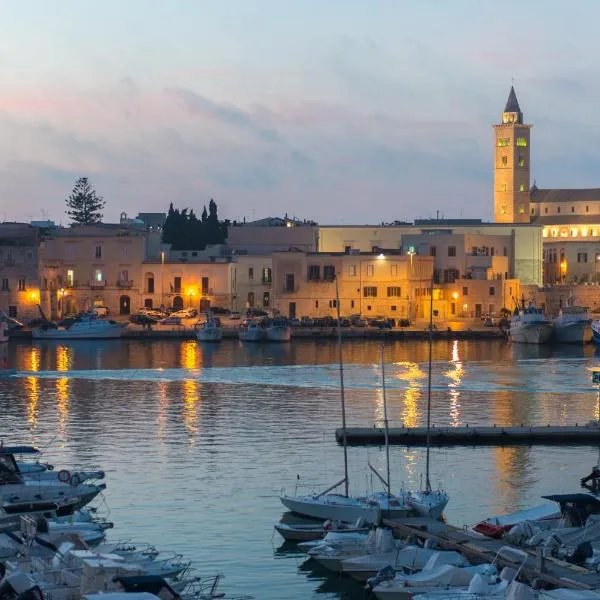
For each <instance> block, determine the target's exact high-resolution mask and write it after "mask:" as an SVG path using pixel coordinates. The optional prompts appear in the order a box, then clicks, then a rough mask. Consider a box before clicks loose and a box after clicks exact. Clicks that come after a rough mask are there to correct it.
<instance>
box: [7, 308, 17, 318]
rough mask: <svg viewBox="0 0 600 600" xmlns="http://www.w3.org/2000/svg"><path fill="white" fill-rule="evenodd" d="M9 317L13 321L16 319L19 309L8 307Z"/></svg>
mask: <svg viewBox="0 0 600 600" xmlns="http://www.w3.org/2000/svg"><path fill="white" fill-rule="evenodd" d="M8 316H9V317H10V318H11V319H16V318H17V307H16V306H13V305H11V306H9V307H8Z"/></svg>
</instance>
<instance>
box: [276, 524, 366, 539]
mask: <svg viewBox="0 0 600 600" xmlns="http://www.w3.org/2000/svg"><path fill="white" fill-rule="evenodd" d="M275 531H277V533H279V534H280V535H281V537H282V538H283V539H284V540H285V541H286V542H307V541H311V540H321V539H323V538H324V537H325V536H326V535H327V534H328V533H329V532H331V531H336V532H338V533H344V534H350V533H368V531H369V528H368V527H366V526H365V525H364V524H363V522H362V521H361V520H358V521H357V522H356V524H354V525H349V524H347V523H339V522H337V521H326V522H325V523H318V524H305V523H301V524H296V525H289V524H287V523H277V524H276V525H275Z"/></svg>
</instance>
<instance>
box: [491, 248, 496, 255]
mask: <svg viewBox="0 0 600 600" xmlns="http://www.w3.org/2000/svg"><path fill="white" fill-rule="evenodd" d="M495 254H496V248H494V246H492V247H491V248H490V256H494V255H495Z"/></svg>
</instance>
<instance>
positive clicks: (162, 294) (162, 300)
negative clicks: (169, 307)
mask: <svg viewBox="0 0 600 600" xmlns="http://www.w3.org/2000/svg"><path fill="white" fill-rule="evenodd" d="M164 266H165V251H164V250H161V252H160V307H161V310H162V308H163V307H164V304H165V286H164V279H163V271H164Z"/></svg>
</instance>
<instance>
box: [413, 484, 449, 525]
mask: <svg viewBox="0 0 600 600" xmlns="http://www.w3.org/2000/svg"><path fill="white" fill-rule="evenodd" d="M406 503H407V504H408V505H409V506H410V507H411V508H412V509H413V510H414V511H415V512H417V513H419V515H421V516H422V517H429V518H431V519H436V520H439V519H441V518H442V513H443V512H444V509H445V508H446V505H447V504H448V494H446V492H442V491H441V490H436V491H434V492H433V491H432V492H411V493H410V494H409V495H408V497H407V498H406Z"/></svg>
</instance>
